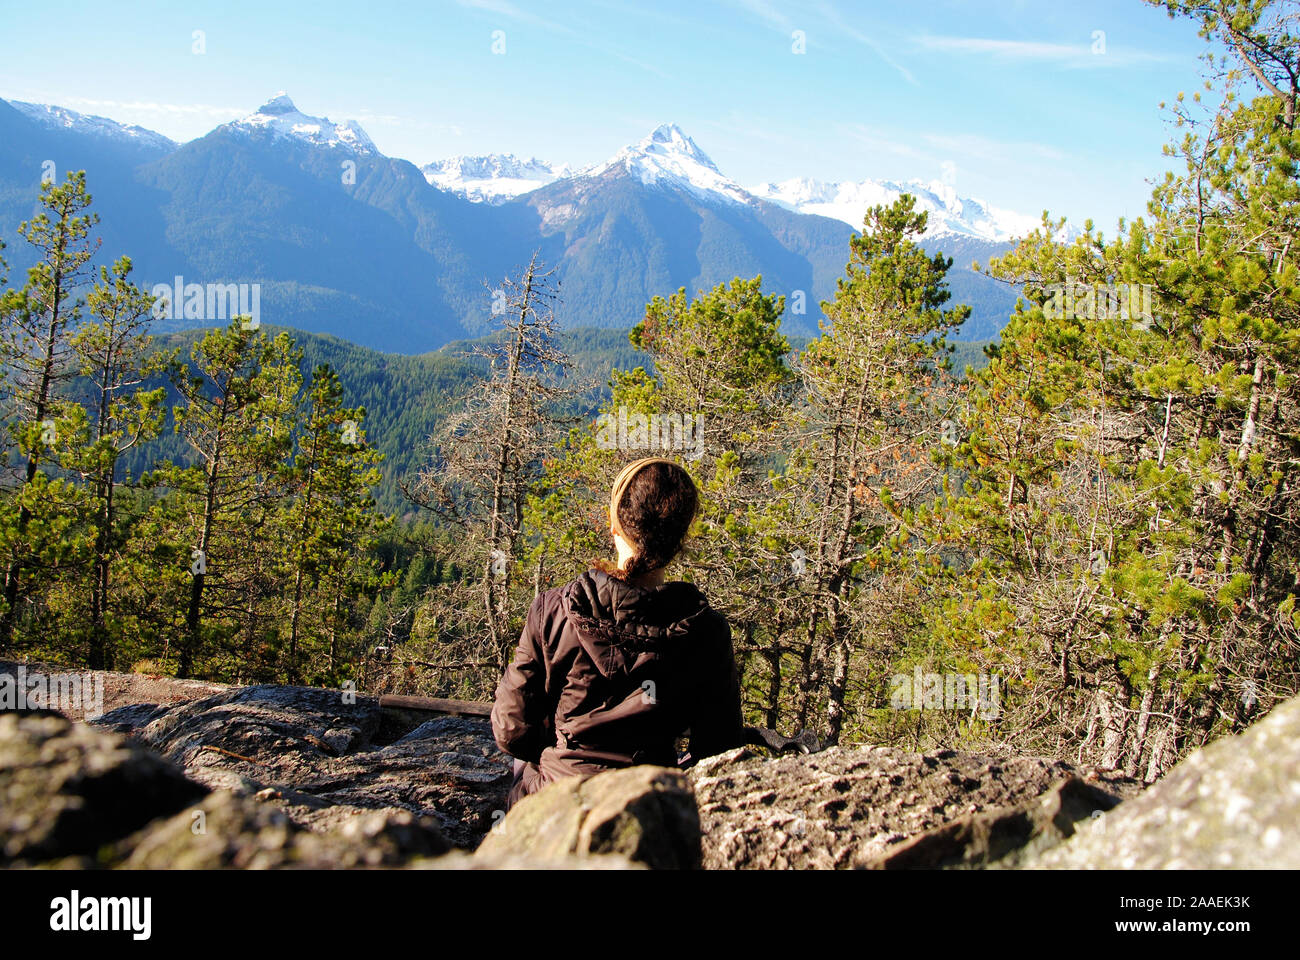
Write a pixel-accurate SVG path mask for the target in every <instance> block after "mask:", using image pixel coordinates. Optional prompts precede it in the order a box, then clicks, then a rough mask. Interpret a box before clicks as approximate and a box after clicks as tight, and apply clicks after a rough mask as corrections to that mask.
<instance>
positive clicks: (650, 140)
mask: <svg viewBox="0 0 1300 960" xmlns="http://www.w3.org/2000/svg"><path fill="white" fill-rule="evenodd" d="M609 171H621V172H626V173H628V174H630V175H632V176H634V177H636V178H637V179H639V180H640V181H641V182H642V183H644V184H671V185H675V186H679V187H683V188H685V189H687V190H690V191H691V192H693V193H696V194H702V195H705V196H709V195H715V196H720V197H722V198H724V199H727V200H730V201H733V202H735V203H748V202H750V201H751V199H752V198H751V197H750V195H749V194H748V193H747V192H746V191H745V189H744V188H743V187H741V186H740V184H738V183H736V182H735V181H734V180H731V179H729V178H728V177H725V176H723V175H722V173H721V172H720V171H719V170H718V167H717V165H716V164H715V163H714V162H713V161H712V160H711V159H710V158H709V156H708V154H706V153H705V152H704V151H703V150H701V149H700V148H699V146H698V145H697V144H696V142H695V141H694V140H692V139H691V138H690V137H688V136H687V135H686V134H685V133H684V132H683V131H682V128H681V127H679V126H677V124H675V123H665V124H661V125H660V126H658V127H656V128H655V129H654V131H653V132H652V133H651V134H650V135H649V136H648V137H645V138H644V139H642V140H641V141H639V142H638V143H635V144H632V145H631V146H627V147H624V148H623V149H622V150H620V151H619V152H618V153H617V154H616V155H615V156H614V157H612V158H611V159H609V160H607V161H605V162H604V163H602V164H598V165H596V166H595V167H592V168H590V169H588V170H585V171H582V173H583V174H584V175H586V176H592V177H595V176H600V175H601V174H604V173H607V172H609Z"/></svg>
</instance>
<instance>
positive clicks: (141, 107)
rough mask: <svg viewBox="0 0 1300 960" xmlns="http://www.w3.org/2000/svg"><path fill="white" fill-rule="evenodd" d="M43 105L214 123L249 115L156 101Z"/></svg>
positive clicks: (58, 100) (76, 100)
mask: <svg viewBox="0 0 1300 960" xmlns="http://www.w3.org/2000/svg"><path fill="white" fill-rule="evenodd" d="M41 102H43V103H54V104H57V105H58V106H61V107H70V108H72V109H73V110H78V111H87V112H89V111H94V110H115V111H122V112H130V113H140V114H151V115H154V116H159V117H208V118H211V119H214V120H235V119H237V118H239V117H243V116H246V115H247V114H248V112H249V111H248V109H247V108H245V107H219V106H215V105H213V104H208V103H160V102H158V101H156V100H96V99H93V98H89V97H59V96H52V97H44V98H42V101H41Z"/></svg>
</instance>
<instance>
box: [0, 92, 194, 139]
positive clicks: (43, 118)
mask: <svg viewBox="0 0 1300 960" xmlns="http://www.w3.org/2000/svg"><path fill="white" fill-rule="evenodd" d="M7 102H8V103H9V105H10V106H12V107H13V108H14V109H15V110H17V111H18V112H19V113H21V114H23V115H24V116H26V117H28V118H30V119H32V120H35V121H36V122H37V123H39V124H41V125H42V126H45V127H51V128H55V129H64V130H72V131H74V132H77V133H86V134H91V135H94V136H101V137H108V138H110V139H113V140H121V141H125V142H130V143H133V144H138V145H140V146H144V147H152V148H153V149H155V150H158V151H161V152H170V151H172V150H175V149H176V142H175V141H173V140H170V139H168V138H167V137H164V136H163V135H162V134H161V133H154V132H153V131H152V130H146V129H145V128H144V127H137V126H136V125H135V124H133V123H118V122H117V121H116V120H110V119H108V117H95V116H86V115H85V114H83V113H77V111H75V110H69V109H68V108H67V107H55V106H51V105H50V104H46V103H25V102H23V101H21V100H10V101H7Z"/></svg>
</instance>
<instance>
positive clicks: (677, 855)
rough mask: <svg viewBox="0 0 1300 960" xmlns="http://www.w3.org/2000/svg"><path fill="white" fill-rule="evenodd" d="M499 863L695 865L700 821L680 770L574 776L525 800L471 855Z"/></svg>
mask: <svg viewBox="0 0 1300 960" xmlns="http://www.w3.org/2000/svg"><path fill="white" fill-rule="evenodd" d="M475 856H476V857H478V858H483V859H489V860H493V861H497V862H500V861H502V860H505V859H508V858H510V857H522V856H528V857H540V858H542V859H544V860H565V859H569V858H578V859H585V858H590V857H606V856H615V857H621V858H626V859H627V860H630V861H632V862H633V863H638V864H644V865H645V866H647V867H650V868H652V869H659V870H690V869H694V868H696V867H698V866H699V865H700V819H699V814H698V812H697V811H696V807H695V796H694V793H693V792H692V790H691V785H690V781H689V780H688V779H687V777H686V776H685V775H684V774H682V773H681V772H680V771H678V770H673V769H669V768H667V767H655V766H648V765H647V766H638V767H628V768H626V769H623V770H610V771H607V772H605V773H600V774H597V775H595V776H594V777H589V778H586V779H580V778H577V777H571V778H568V779H565V780H559V781H556V782H555V783H551V784H548V785H547V786H545V787H544V788H542V789H541V790H540V791H538V792H537V793H535V794H533V795H531V796H527V797H524V798H523V799H522V800H520V801H519V802H518V803H516V804H515V806H514V808H513V809H511V811H510V813H509V814H507V815H506V817H505V818H504V819H503V820H502V821H501V822H500V823H499V824H498V825H497V826H495V827H494V828H493V829H492V831H491V832H490V833H489V834H488V835H487V837H486V838H484V840H483V843H482V845H481V846H480V847H479V848H478V852H477V853H476V854H475Z"/></svg>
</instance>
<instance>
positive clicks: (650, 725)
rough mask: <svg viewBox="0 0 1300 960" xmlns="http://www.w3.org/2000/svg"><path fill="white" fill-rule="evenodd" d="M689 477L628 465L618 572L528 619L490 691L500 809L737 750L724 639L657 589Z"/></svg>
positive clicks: (684, 598) (616, 528)
mask: <svg viewBox="0 0 1300 960" xmlns="http://www.w3.org/2000/svg"><path fill="white" fill-rule="evenodd" d="M697 503H698V494H697V492H696V489H695V484H694V482H693V481H692V480H691V478H690V475H689V474H687V473H686V471H685V470H683V469H682V468H681V467H680V466H679V465H678V464H676V463H674V462H673V461H671V460H666V459H664V458H662V457H648V458H646V459H643V460H637V461H636V462H634V463H630V464H628V465H627V466H626V467H624V468H623V470H622V472H621V473H619V475H618V478H617V479H616V480H615V481H614V489H613V492H612V494H611V496H610V502H609V526H610V533H612V534H613V537H614V545H615V548H616V549H617V551H618V560H617V563H616V564H610V563H607V562H605V561H597V563H596V564H595V565H594V566H593V568H592V569H590V570H588V571H587V572H586V573H584V574H582V575H581V576H579V577H578V578H577V579H576V580H574V581H572V582H571V583H568V584H565V585H564V586H561V587H555V588H553V589H551V590H547V591H546V592H544V593H542V594H541V595H539V596H538V597H537V598H536V599H535V600H534V601H533V603H532V606H531V607H529V610H528V618H527V621H526V623H525V625H524V630H523V635H522V636H521V638H520V640H519V647H518V649H517V650H516V651H515V656H514V661H513V662H512V663H511V664H510V666H509V667H507V668H506V671H505V674H504V675H503V676H502V678H501V682H500V684H499V685H498V686H497V691H496V703H495V704H494V706H493V708H492V731H493V734H494V735H495V737H496V742H497V745H498V746H500V747H501V749H502V750H504V751H506V752H507V753H509V754H511V755H512V756H514V757H515V758H516V759H515V765H514V773H515V781H514V785H513V786H512V788H511V790H510V797H509V805H513V804H514V803H515V801H517V800H518V799H519V798H520V797H523V796H526V795H527V794H530V793H535V792H536V791H537V790H539V789H541V787H543V786H544V785H545V784H547V783H549V782H551V781H552V780H558V779H560V778H561V777H570V776H590V775H591V774H595V773H599V772H601V771H602V770H609V769H612V768H617V767H627V766H632V765H634V764H640V763H652V764H659V765H662V766H676V765H678V763H679V758H678V755H677V740H678V738H679V737H681V736H683V735H684V734H686V733H687V732H688V731H689V736H690V740H689V757H687V758H683V759H682V761H681V762H682V763H683V764H687V763H690V762H692V760H691V758H693V759H695V760H698V759H700V758H702V757H707V756H711V755H713V754H715V753H720V752H722V751H723V750H727V749H730V748H731V747H735V746H739V745H741V743H742V742H743V740H744V728H743V725H742V720H741V710H740V682H739V678H738V675H737V671H736V661H735V654H734V652H733V649H732V643H731V628H730V627H729V626H728V624H727V620H726V618H725V617H724V616H722V614H720V613H718V612H717V611H715V610H713V609H712V608H711V607H710V606H709V604H708V601H707V600H706V599H705V598H704V595H703V594H702V593H700V591H699V590H698V589H697V588H696V587H695V586H694V585H692V584H689V583H685V582H683V581H676V580H675V581H668V582H665V580H664V568H665V567H667V566H668V564H669V562H670V561H671V560H672V559H673V558H674V557H675V556H676V555H677V553H678V551H679V550H680V549H681V545H682V540H683V539H684V538H685V536H686V531H687V529H688V528H689V527H690V525H691V521H692V519H694V517H695V511H696V506H697Z"/></svg>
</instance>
